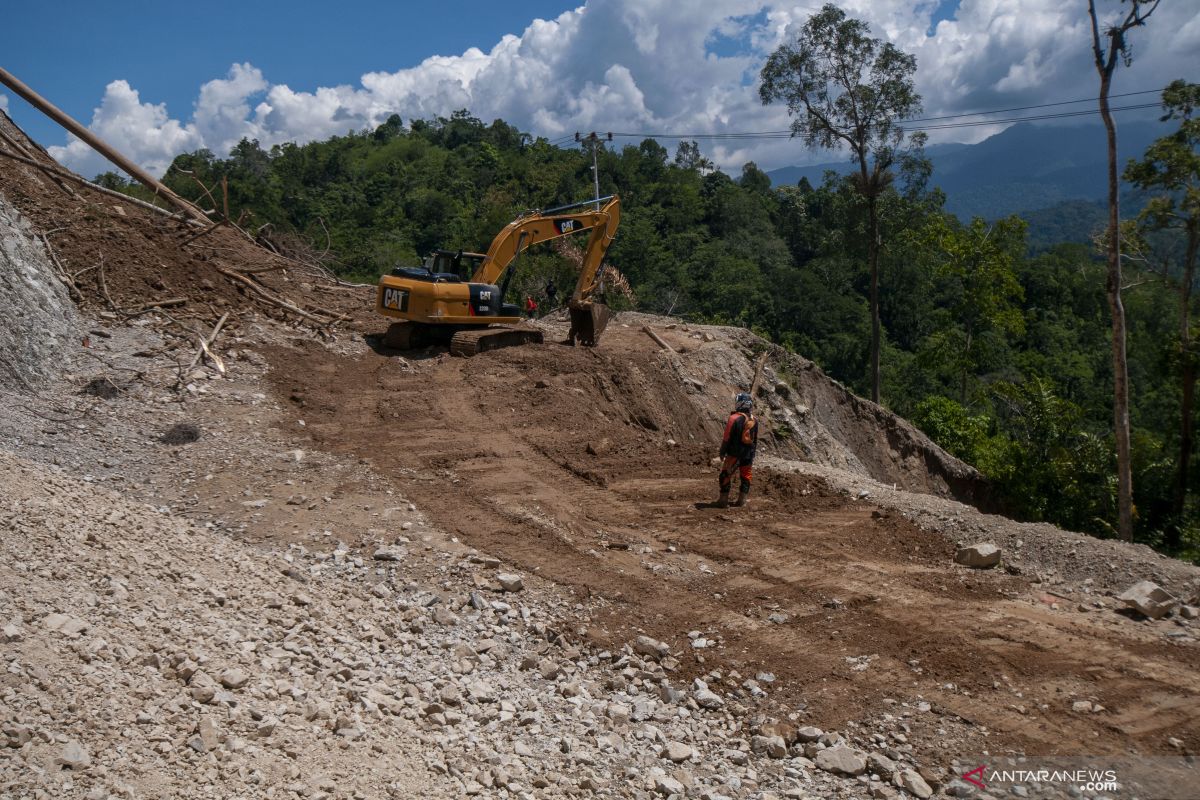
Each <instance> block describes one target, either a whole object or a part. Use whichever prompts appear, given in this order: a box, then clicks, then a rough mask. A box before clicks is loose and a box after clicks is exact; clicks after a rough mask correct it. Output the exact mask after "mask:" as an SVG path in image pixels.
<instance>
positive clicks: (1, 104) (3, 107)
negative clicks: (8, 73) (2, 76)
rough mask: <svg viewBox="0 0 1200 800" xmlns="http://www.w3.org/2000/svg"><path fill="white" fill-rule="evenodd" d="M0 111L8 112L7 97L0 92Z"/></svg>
mask: <svg viewBox="0 0 1200 800" xmlns="http://www.w3.org/2000/svg"><path fill="white" fill-rule="evenodd" d="M0 111H8V95H6V94H4V93H3V92H0Z"/></svg>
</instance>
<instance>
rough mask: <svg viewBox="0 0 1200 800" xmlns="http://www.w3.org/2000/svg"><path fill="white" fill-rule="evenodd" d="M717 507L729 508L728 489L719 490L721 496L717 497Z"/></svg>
mask: <svg viewBox="0 0 1200 800" xmlns="http://www.w3.org/2000/svg"><path fill="white" fill-rule="evenodd" d="M716 505H717V508H729V490H728V489H726V490H725V491H723V492H721V496H720V497H718V498H717V503H716Z"/></svg>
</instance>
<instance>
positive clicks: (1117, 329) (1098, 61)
mask: <svg viewBox="0 0 1200 800" xmlns="http://www.w3.org/2000/svg"><path fill="white" fill-rule="evenodd" d="M1122 3H1124V0H1122ZM1158 3H1159V0H1129V11H1128V12H1127V13H1126V14H1125V15H1124V18H1123V19H1122V20H1121V21H1120V22H1117V23H1116V24H1113V25H1110V26H1109V27H1108V28H1107V29H1106V30H1105V31H1104V33H1103V34H1101V32H1100V21H1099V18H1098V16H1097V11H1096V0H1088V17H1089V18H1090V19H1091V22H1092V56H1093V60H1094V61H1095V65H1096V73H1097V74H1098V75H1099V76H1100V117H1101V118H1102V119H1103V120H1104V130H1105V134H1106V136H1107V139H1108V234H1107V239H1108V247H1107V257H1108V275H1107V278H1106V281H1105V288H1106V290H1107V293H1108V305H1109V310H1110V313H1111V314H1112V358H1113V428H1114V430H1115V433H1116V438H1117V496H1118V503H1117V530H1118V531H1119V532H1120V535H1121V538H1122V539H1125V540H1126V541H1132V540H1133V473H1132V465H1131V460H1130V436H1129V363H1128V360H1127V354H1126V351H1125V336H1126V333H1125V306H1124V304H1123V302H1122V300H1121V285H1122V278H1121V224H1120V222H1121V212H1120V203H1119V198H1120V184H1119V182H1118V181H1117V126H1116V123H1115V122H1113V117H1112V111H1111V110H1110V108H1109V105H1108V95H1109V89H1110V88H1111V87H1112V77H1113V73H1114V72H1115V71H1116V68H1117V63H1118V61H1124V62H1125V64H1126V66H1128V65H1129V63H1130V62H1131V60H1132V58H1133V52H1132V50H1131V49H1130V46H1129V42H1128V41H1127V39H1126V36H1127V35H1128V33H1129V31H1131V30H1133V29H1134V28H1137V27H1140V26H1142V25H1145V24H1146V20H1147V19H1148V18H1149V17H1150V15H1151V14H1153V13H1154V9H1156V8H1158ZM1105 39H1107V40H1108V42H1107V44H1106V43H1105V41H1104V40H1105Z"/></svg>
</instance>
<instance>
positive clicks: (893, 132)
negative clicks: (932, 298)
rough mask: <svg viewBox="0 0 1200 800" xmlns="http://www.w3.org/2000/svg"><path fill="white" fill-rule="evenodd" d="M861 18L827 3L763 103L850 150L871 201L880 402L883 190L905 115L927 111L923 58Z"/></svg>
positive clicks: (875, 383) (767, 72)
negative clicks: (919, 85)
mask: <svg viewBox="0 0 1200 800" xmlns="http://www.w3.org/2000/svg"><path fill="white" fill-rule="evenodd" d="M870 32H871V29H870V27H869V26H868V25H867V23H865V22H862V21H861V20H857V19H852V18H848V17H847V16H846V12H844V11H842V10H841V9H840V8H838V7H837V6H835V5H833V4H826V5H825V6H824V7H823V8H822V9H821V10H820V11H819V12H817V13H816V14H814V15H813V16H811V17H809V19H808V22H806V23H804V27H803V28H802V29H801V30H800V34H799V35H798V36H797V38H796V40H795V41H794V42H786V43H784V44H782V45H780V46H779V49H777V50H776V51H775V52H774V53H772V54H771V56H770V58H768V59H767V63H766V65H764V66H763V69H762V76H761V77H762V86H761V87H760V88H759V96H760V97H761V98H762V101H763V104H770V103H772V102H775V101H776V100H781V101H784V102H786V103H787V107H788V114H790V115H791V116H792V136H799V137H803V138H804V141H805V143H806V144H807V145H808V146H809V147H817V146H820V147H825V148H830V149H837V148H840V147H842V146H843V145H844V146H846V147H848V148H849V149H850V153H851V156H852V159H853V160H854V161H855V162H856V163H857V165H858V173H857V175H856V176H855V178H856V181H855V186H856V188H857V190H858V193H859V194H860V195H861V196H862V198H863V199H864V200H865V202H866V206H867V221H868V226H869V231H868V237H869V238H868V241H867V260H868V262H869V263H870V269H871V399H872V400H874V401H875V402H876V403H878V402H879V348H880V323H879V251H880V248H881V247H882V241H881V238H882V237H881V234H880V229H879V196H880V195H881V194H882V193H883V190H884V189H886V188H887V186H888V184H889V183H890V182H891V180H892V174H891V172H890V168H891V167H892V165H893V164H894V163H895V162H896V158H897V150H898V148H899V147H900V145H901V144H902V143H903V142H904V128H903V127H902V126H901V124H900V123H901V121H902V120H905V119H908V118H909V117H912V116H914V115H916V114H917V113H919V112H920V110H921V96H920V95H919V94H917V92H916V89H915V88H914V87H913V74H914V73H915V72H916V71H917V59H916V58H915V57H914V56H911V55H909V54H908V53H905V52H903V51H901V50H900V49H898V48H897V47H895V46H894V45H892V44H891V43H889V42H884V41H881V40H880V39H873V38H871V36H870Z"/></svg>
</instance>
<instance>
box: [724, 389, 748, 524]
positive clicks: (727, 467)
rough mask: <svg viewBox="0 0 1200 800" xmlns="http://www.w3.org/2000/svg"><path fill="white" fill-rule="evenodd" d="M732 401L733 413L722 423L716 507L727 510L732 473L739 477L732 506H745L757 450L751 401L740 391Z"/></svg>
mask: <svg viewBox="0 0 1200 800" xmlns="http://www.w3.org/2000/svg"><path fill="white" fill-rule="evenodd" d="M733 402H734V405H733V413H731V414H730V415H729V420H728V421H727V422H726V423H725V436H724V437H723V438H722V439H721V453H720V455H721V458H722V459H723V460H722V462H721V473H720V476H719V482H720V486H721V496H720V498H718V499H717V508H729V490H730V488H731V487H732V486H733V475H734V473H735V472H736V473H739V474H740V475H741V479H742V480H741V486H740V487H738V497H737V502H735V503H734V505H735V506H744V505H746V497H747V496H748V495H749V494H750V478H751V474H752V472H753V467H754V454H755V450H756V449H757V448H758V420H757V419H755V418H754V414H753V413H752V410H753V408H754V400H753V398H751V397H750V395H749V394H747V393H746V392H742V393H741V394H739V395H738V396H737V397H736V398H734V401H733Z"/></svg>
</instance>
